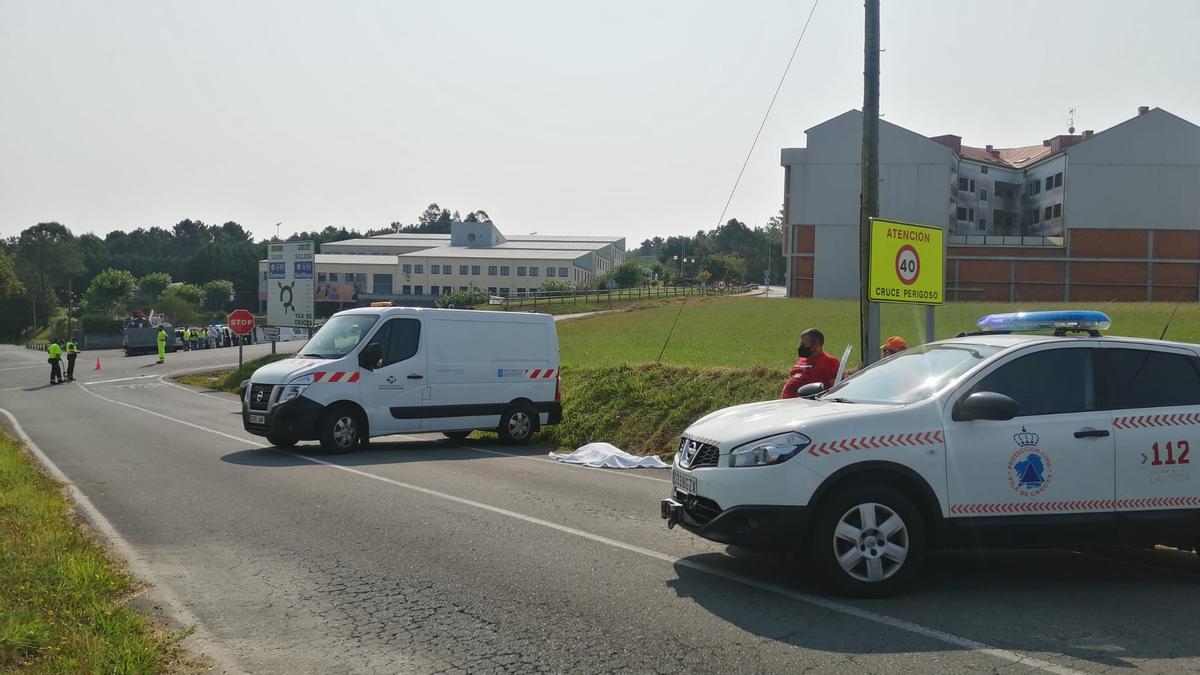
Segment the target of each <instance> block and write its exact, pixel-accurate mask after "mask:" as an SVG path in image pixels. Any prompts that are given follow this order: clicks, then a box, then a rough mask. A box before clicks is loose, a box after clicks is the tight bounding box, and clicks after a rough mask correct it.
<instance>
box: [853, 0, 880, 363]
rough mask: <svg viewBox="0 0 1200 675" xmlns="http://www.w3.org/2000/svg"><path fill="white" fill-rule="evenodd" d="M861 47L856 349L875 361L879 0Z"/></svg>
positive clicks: (870, 1) (873, 0)
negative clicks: (873, 258)
mask: <svg viewBox="0 0 1200 675" xmlns="http://www.w3.org/2000/svg"><path fill="white" fill-rule="evenodd" d="M865 4H866V31H865V40H864V43H865V44H864V47H863V57H864V59H863V111H862V113H863V131H862V193H861V200H862V202H861V208H862V213H861V214H860V219H859V224H858V226H859V230H858V279H859V286H858V318H859V326H860V330H859V338H860V339H859V349H860V352H859V353H860V355H861V359H862V363H863V364H869V363H872V362H874V361H875V360H876V357H877V356H878V355H877V354H876V353H875V350H876V348H877V347H878V343H879V305H877V304H875V303H873V302H871V301H870V300H868V297H869V291H870V289H869V283H870V281H869V280H870V264H871V218H874V217H876V216H878V215H879V0H866V3H865Z"/></svg>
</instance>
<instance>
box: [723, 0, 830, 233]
mask: <svg viewBox="0 0 1200 675" xmlns="http://www.w3.org/2000/svg"><path fill="white" fill-rule="evenodd" d="M819 4H821V0H813V6H812V9H810V10H808V18H807V19H805V21H804V28H802V29H800V37H798V38H796V46H795V47H792V55H791V56H789V57H788V61H787V66H785V67H784V69H783V75H782V76H781V77H780V78H779V84H778V85H776V86H775V93H774V94H772V95H771V103H770V104H769V105H767V112H766V113H764V114H763V118H762V123H761V124H759V125H758V131H757V132H756V133H755V134H754V142H753V143H751V144H750V151H749V152H747V153H746V161H744V162H742V169H741V171H738V175H737V180H735V181H734V182H733V189H732V190H730V191H729V199H726V200H725V208H723V209H721V217H720V218H718V219H717V227H720V226H721V223H722V222H723V221H724V220H725V213H726V212H727V211H729V205H730V204H731V203H733V195H734V193H736V192H737V189H738V185H739V184H740V183H741V182H742V174H744V173H746V167H747V166H748V165H749V164H750V156H751V155H753V154H754V148H755V146H757V145H758V137H759V136H761V135H762V130H763V127H765V126H767V118H768V117H770V116H771V110H772V109H773V108H774V107H775V99H777V98H779V90H781V89H783V81H784V80H786V79H787V75H788V71H789V70H791V69H792V61H794V60H796V52H797V51H799V50H800V42H801V41H802V40H803V39H804V34H805V33H807V32H808V24H810V23H812V18H813V14H814V13H815V12H816V11H817V5H819Z"/></svg>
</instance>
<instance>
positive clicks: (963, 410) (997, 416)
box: [954, 391, 1018, 422]
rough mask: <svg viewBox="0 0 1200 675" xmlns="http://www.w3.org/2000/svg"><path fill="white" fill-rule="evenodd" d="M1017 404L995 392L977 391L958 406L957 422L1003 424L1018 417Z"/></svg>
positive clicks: (956, 412) (955, 417)
mask: <svg viewBox="0 0 1200 675" xmlns="http://www.w3.org/2000/svg"><path fill="white" fill-rule="evenodd" d="M1017 408H1018V406H1017V402H1016V401H1014V400H1012V399H1011V398H1009V397H1007V396H1005V395H1004V394H997V393H996V392H994V391H977V392H975V393H974V394H971V395H970V396H968V397H966V398H965V399H963V400H962V401H960V402H959V404H958V410H956V411H955V415H954V419H956V420H964V421H970V420H994V421H999V422H1003V421H1005V420H1011V419H1012V418H1014V417H1016V416H1017Z"/></svg>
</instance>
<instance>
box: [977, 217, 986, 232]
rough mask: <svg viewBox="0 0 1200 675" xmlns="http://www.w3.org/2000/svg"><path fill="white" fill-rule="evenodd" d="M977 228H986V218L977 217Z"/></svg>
mask: <svg viewBox="0 0 1200 675" xmlns="http://www.w3.org/2000/svg"><path fill="white" fill-rule="evenodd" d="M979 229H981V230H986V229H987V218H980V219H979Z"/></svg>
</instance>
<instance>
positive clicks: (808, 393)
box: [796, 382, 825, 398]
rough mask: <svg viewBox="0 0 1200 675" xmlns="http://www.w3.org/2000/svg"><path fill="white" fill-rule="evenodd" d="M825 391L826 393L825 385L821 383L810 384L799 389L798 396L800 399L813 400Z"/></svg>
mask: <svg viewBox="0 0 1200 675" xmlns="http://www.w3.org/2000/svg"><path fill="white" fill-rule="evenodd" d="M823 391H825V385H823V384H821V383H820V382H809V383H808V384H806V385H804V386H803V387H800V388H799V389H797V390H796V395H797V396H799V397H800V398H812V397H814V396H816V395H817V394H819V393H821V392H823Z"/></svg>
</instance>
